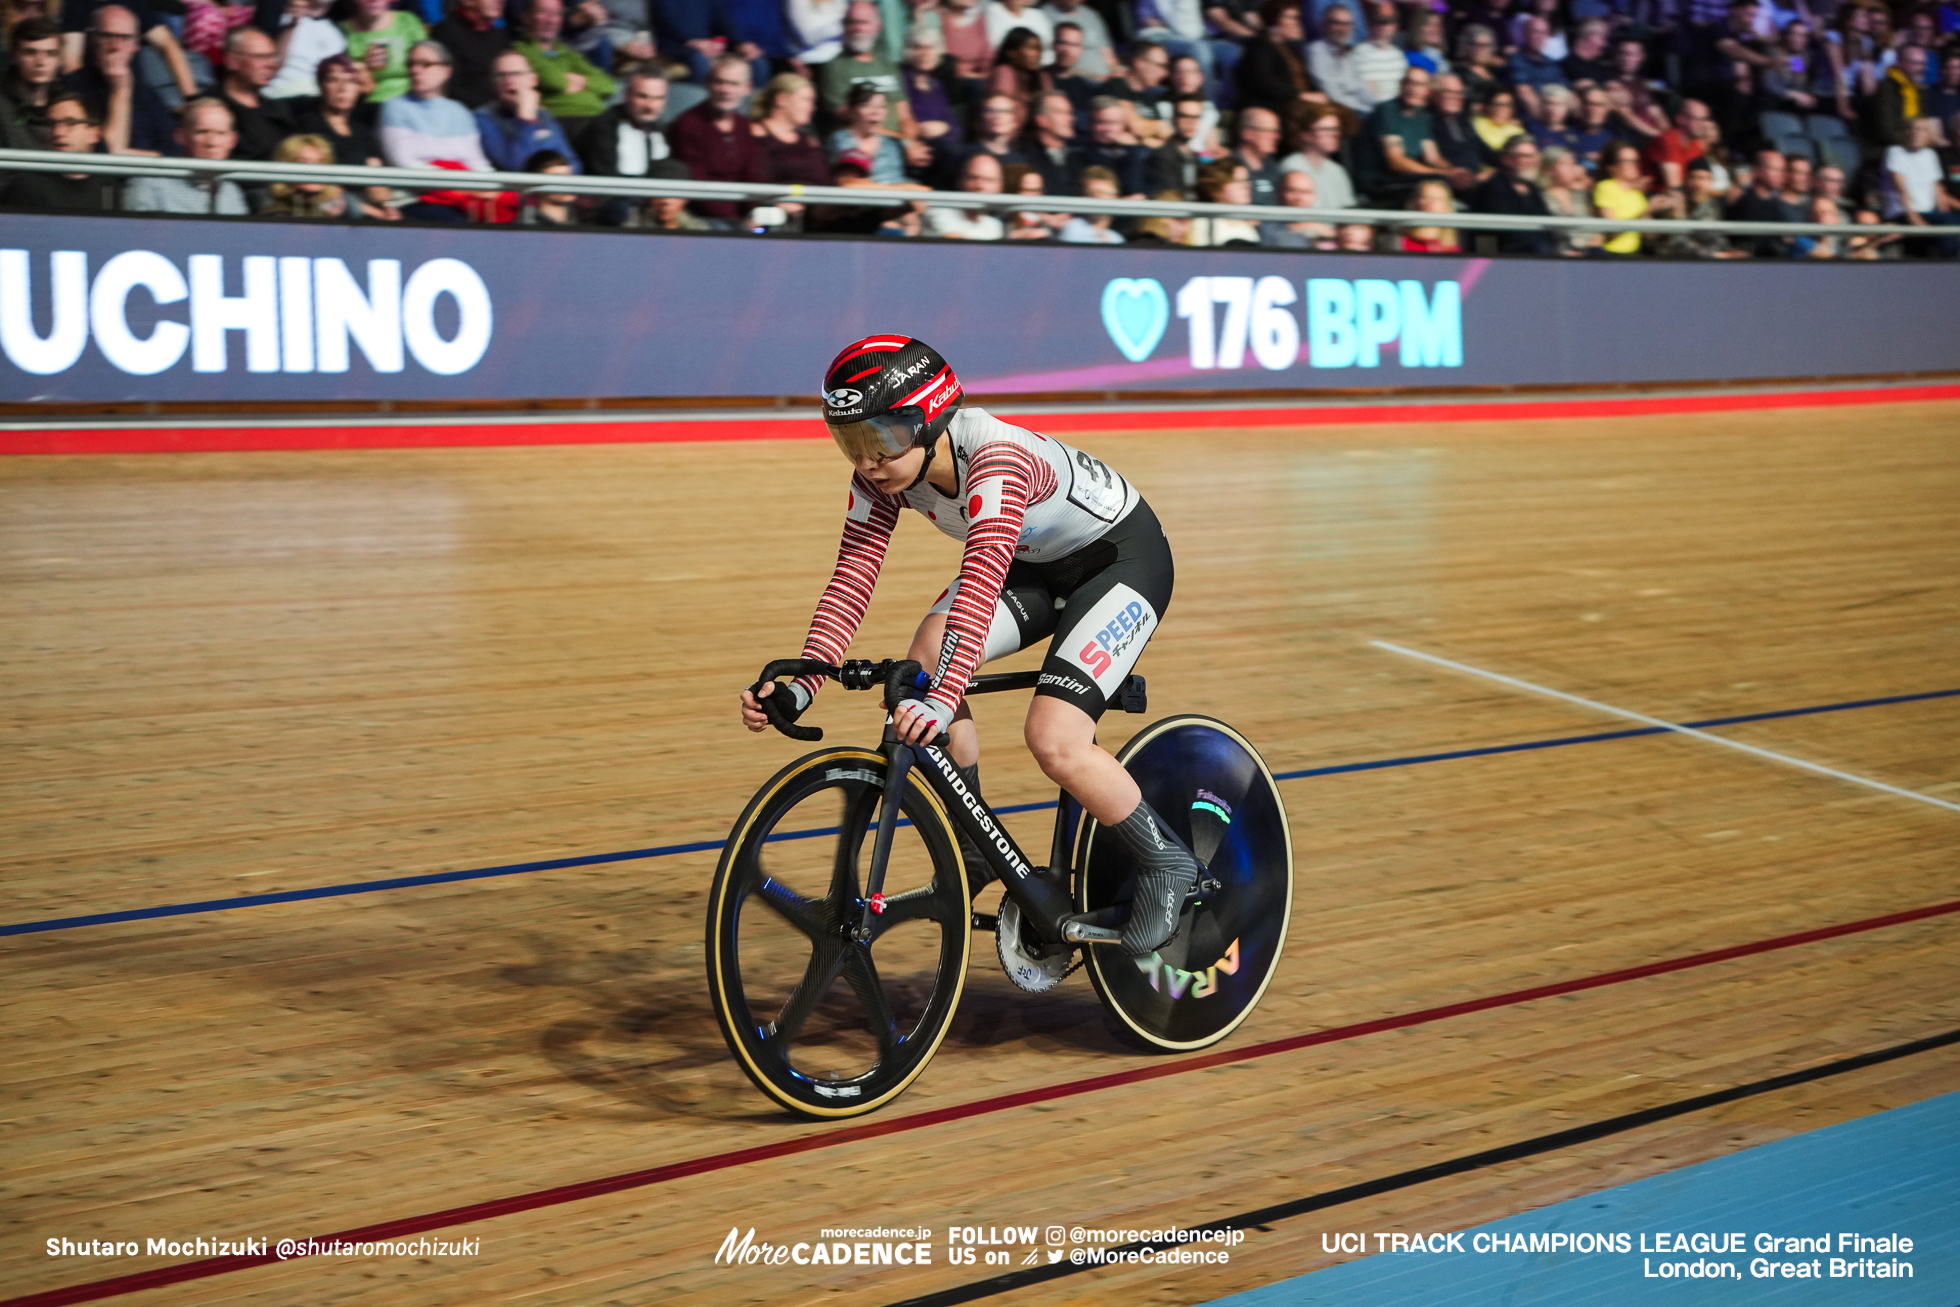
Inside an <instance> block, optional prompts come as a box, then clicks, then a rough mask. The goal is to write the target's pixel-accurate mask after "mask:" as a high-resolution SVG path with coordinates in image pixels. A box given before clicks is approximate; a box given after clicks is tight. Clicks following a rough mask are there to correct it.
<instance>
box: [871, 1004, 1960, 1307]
mask: <svg viewBox="0 0 1960 1307" xmlns="http://www.w3.org/2000/svg"><path fill="white" fill-rule="evenodd" d="M1953 1044H1960V1030H1949V1031H1947V1032H1946V1033H1944V1034H1939V1035H1929V1036H1928V1037H1926V1038H1925V1039H1915V1040H1913V1041H1912V1042H1911V1043H1907V1044H1894V1045H1892V1046H1891V1047H1890V1048H1881V1049H1879V1050H1878V1051H1876V1052H1873V1053H1860V1054H1859V1055H1857V1056H1856V1057H1847V1058H1843V1059H1840V1060H1839V1061H1836V1062H1825V1063H1823V1064H1821V1065H1819V1066H1814V1067H1810V1068H1808V1069H1806V1070H1803V1071H1789V1072H1786V1073H1784V1074H1783V1075H1780V1076H1771V1077H1770V1078H1769V1079H1767V1080H1755V1081H1751V1082H1750V1083H1749V1084H1746V1085H1736V1086H1735V1087H1734V1088H1731V1089H1718V1090H1716V1091H1715V1092H1714V1093H1712V1094H1699V1095H1696V1096H1695V1097H1693V1098H1684V1099H1682V1100H1681V1101H1679V1102H1676V1103H1663V1104H1662V1105H1661V1106H1659V1107H1649V1108H1646V1109H1644V1110H1642V1111H1639V1112H1628V1113H1626V1114H1625V1115H1623V1116H1614V1117H1608V1118H1607V1119H1606V1120H1604V1121H1594V1122H1593V1123H1591V1124H1590V1125H1582V1126H1574V1127H1573V1128H1572V1129H1570V1130H1560V1131H1557V1132H1555V1133H1553V1134H1549V1135H1539V1136H1538V1137H1537V1138H1535V1139H1525V1140H1521V1141H1519V1142H1518V1143H1515V1144H1505V1145H1504V1146H1502V1147H1501V1148H1489V1149H1485V1150H1484V1151H1483V1152H1481V1153H1471V1154H1469V1155H1468V1156H1466V1157H1459V1158H1456V1159H1454V1160H1452V1161H1448V1162H1437V1163H1435V1164H1434V1165H1431V1166H1422V1167H1417V1168H1416V1169H1414V1170H1412V1171H1400V1172H1397V1173H1396V1174H1394V1175H1386V1176H1383V1177H1381V1178H1380V1179H1378V1180H1364V1181H1362V1182H1361V1183H1360V1184H1351V1185H1346V1186H1343V1187H1342V1188H1339V1189H1330V1190H1328V1191H1327V1192H1326V1193H1322V1194H1310V1195H1308V1196H1307V1197H1305V1198H1295V1199H1292V1200H1290V1201H1288V1202H1284V1203H1275V1204H1274V1205H1272V1206H1270V1207H1259V1208H1255V1209H1253V1210H1252V1211H1249V1212H1240V1213H1238V1214H1237V1215H1236V1216H1222V1217H1220V1218H1219V1219H1217V1220H1215V1221H1207V1222H1206V1223H1204V1224H1203V1225H1193V1226H1188V1227H1186V1228H1185V1231H1184V1233H1185V1234H1186V1235H1197V1234H1211V1233H1216V1232H1220V1231H1226V1230H1237V1229H1243V1228H1248V1227H1250V1228H1255V1229H1258V1228H1263V1227H1265V1226H1266V1225H1267V1224H1268V1223H1270V1222H1273V1221H1285V1220H1290V1219H1292V1218H1293V1217H1296V1216H1304V1215H1306V1214H1307V1213H1309V1212H1318V1211H1321V1210H1323V1209H1325V1208H1329V1207H1339V1206H1342V1205H1343V1204H1345V1203H1352V1202H1358V1201H1359V1200H1361V1199H1363V1198H1373V1197H1374V1196H1376V1195H1377V1194H1385V1193H1393V1192H1394V1191H1395V1190H1397V1189H1409V1188H1413V1187H1414V1186H1416V1185H1420V1184H1427V1183H1429V1182H1430V1181H1431V1180H1441V1179H1444V1178H1445V1177H1448V1176H1453V1175H1462V1174H1464V1173H1465V1172H1468V1171H1480V1170H1482V1169H1483V1168H1485V1167H1488V1166H1497V1165H1499V1164H1500V1163H1504V1162H1515V1161H1517V1160H1518V1159H1519V1158H1524V1157H1535V1156H1537V1155H1538V1154H1539V1153H1550V1152H1555V1151H1557V1150H1558V1149H1561V1148H1570V1147H1573V1146H1574V1145H1577V1144H1585V1143H1591V1142H1592V1141H1593V1140H1595V1139H1604V1138H1606V1137H1607V1136H1608V1135H1616V1134H1620V1133H1623V1132H1624V1131H1627V1130H1636V1129H1638V1128H1640V1127H1641V1126H1644V1125H1652V1124H1653V1123H1654V1122H1656V1121H1666V1120H1668V1119H1670V1118H1672V1117H1677V1116H1687V1115H1688V1114H1690V1113H1693V1112H1700V1111H1703V1110H1704V1109H1706V1108H1711V1107H1720V1106H1722V1105H1723V1104H1725V1103H1733V1102H1737V1101H1738V1100H1740V1099H1744V1098H1754V1097H1756V1096H1757V1095H1760V1094H1770V1093H1775V1092H1776V1091H1777V1090H1779V1089H1788V1088H1790V1087H1791V1086H1793V1085H1803V1084H1809V1083H1810V1082H1811V1081H1814V1080H1825V1079H1828V1078H1830V1077H1831V1076H1837V1075H1843V1074H1844V1073H1846V1072H1848V1071H1858V1070H1862V1069H1863V1068H1865V1067H1868V1066H1877V1065H1879V1064H1880V1063H1884V1062H1892V1061H1896V1060H1897V1059H1899V1058H1902V1057H1911V1056H1913V1055H1914V1054H1917V1053H1929V1052H1931V1051H1933V1050H1934V1049H1936V1048H1946V1047H1948V1046H1949V1045H1953ZM1163 1242H1164V1241H1152V1242H1150V1243H1147V1244H1146V1243H1126V1244H1123V1245H1121V1246H1120V1247H1115V1248H1111V1249H1109V1251H1110V1252H1111V1253H1129V1252H1136V1251H1139V1250H1141V1249H1143V1248H1146V1247H1149V1248H1156V1247H1158V1246H1160V1244H1161V1243H1163ZM1101 1269H1103V1267H1101V1266H1093V1265H1090V1264H1088V1263H1086V1262H1085V1263H1080V1264H1077V1263H1074V1262H1068V1261H1062V1262H1057V1263H1055V1264H1054V1265H1052V1266H1036V1267H1031V1268H1029V1269H1027V1270H1022V1271H1009V1272H1008V1273H1007V1274H1005V1275H996V1276H992V1277H990V1278H988V1279H985V1280H975V1281H974V1282H973V1283H971V1284H964V1285H961V1286H959V1287H958V1288H953V1289H942V1290H940V1291H939V1292H938V1293H928V1294H925V1295H923V1296H921V1297H917V1298H906V1299H903V1300H901V1301H899V1302H895V1303H891V1304H889V1307H955V1305H956V1304H959V1303H968V1302H977V1301H978V1300H980V1299H982V1298H991V1297H993V1296H994V1295H996V1294H1002V1293H1011V1292H1013V1291H1014V1290H1016V1289H1025V1288H1028V1287H1030V1286H1032V1285H1037V1284H1046V1283H1047V1282H1048V1281H1050V1280H1059V1279H1062V1278H1064V1277H1065V1276H1070V1275H1080V1274H1082V1273H1083V1272H1084V1271H1095V1270H1101Z"/></svg>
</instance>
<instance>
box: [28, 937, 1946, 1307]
mask: <svg viewBox="0 0 1960 1307" xmlns="http://www.w3.org/2000/svg"><path fill="white" fill-rule="evenodd" d="M1956 912H1960V899H1955V900H1952V901H1951V902H1947V903H1934V904H1931V905H1929V906H1927V907H1923V908H1911V909H1908V910H1907V911H1905V912H1894V913H1891V914H1889V915H1887V916H1883V917H1867V918H1866V919H1865V920H1863V921H1848V922H1844V923H1842V924H1839V925H1836V926H1821V927H1819V928H1818V929H1816V930H1806V931H1801V932H1799V933H1797V934H1795V935H1779V936H1777V937H1776V938H1775V939H1764V940H1757V941H1756V942H1754V943H1752V944H1736V945H1733V946H1731V947H1729V948H1722V949H1716V950H1714V951H1713V952H1710V953H1694V954H1690V955H1689V956H1687V957H1680V958H1669V959H1667V960H1666V961H1663V962H1649V963H1647V964H1646V965H1645V966H1639V967H1628V968H1626V969H1625V970H1622V971H1607V972H1603V973H1601V974H1599V975H1596V976H1581V977H1579V978H1578V979H1576V980H1561V981H1557V982H1555V983H1553V984H1550V985H1538V986H1536V987H1534V988H1532V989H1514V990H1512V991H1510V992H1509V993H1505V994H1492V995H1490V996H1489V997H1487V998H1473V999H1467V1000H1465V1001H1464V1002H1461V1003H1450V1004H1446V1005H1444V1006H1443V1007H1432V1008H1424V1009H1423V1010H1421V1011H1420V1012H1408V1013H1404V1014H1403V1015H1401V1016H1394V1017H1382V1018H1380V1019H1378V1020H1375V1021H1363V1022H1360V1023H1358V1024H1355V1025H1351V1026H1335V1027H1332V1028H1331V1029H1327V1030H1316V1031H1313V1032H1311V1033H1310V1034H1305V1035H1292V1036H1289V1037H1288V1038H1285V1039H1274V1040H1270V1041H1268V1042H1266V1043H1263V1044H1253V1045H1250V1046H1248V1047H1246V1048H1234V1049H1226V1050H1224V1051H1222V1052H1217V1053H1207V1054H1204V1055H1203V1056H1201V1057H1190V1058H1184V1059H1182V1060H1180V1061H1176V1062H1156V1063H1152V1064H1150V1065H1146V1066H1140V1067H1133V1068H1131V1069H1130V1070H1127V1071H1115V1072H1112V1073H1110V1074H1109V1075H1104V1076H1091V1077H1089V1078H1088V1079H1086V1080H1069V1081H1065V1082H1063V1083H1062V1084H1058V1085H1046V1086H1044V1087H1042V1088H1039V1089H1024V1090H1022V1091H1020V1092H1019V1093H1014V1094H1002V1095H1000V1096H998V1097H995V1098H983V1099H980V1100H978V1101H976V1102H972V1103H960V1104H956V1105H954V1106H952V1107H939V1108H934V1109H932V1110H931V1111H928V1112H918V1113H915V1114H913V1115H911V1116H902V1117H893V1118H890V1119H888V1120H884V1121H873V1122H868V1123H866V1124H864V1125H854V1126H844V1127H842V1128H840V1129H836V1130H832V1131H829V1132H828V1133H825V1134H814V1135H804V1136H802V1137H800V1138H797V1139H785V1140H782V1141H780V1142H778V1143H773V1144H763V1145H761V1146H759V1147H756V1148H742V1149H737V1150H736V1151H734V1152H730V1153H714V1154H710V1155H709V1156H707V1157H696V1158H691V1159H689V1160H687V1161H685V1162H669V1163H668V1164H667V1165H665V1166H656V1167H651V1168H649V1169H647V1170H644V1171H628V1172H626V1173H625V1174H624V1175H609V1176H604V1177H602V1178H600V1179H597V1180H581V1181H579V1182H578V1183H576V1184H567V1185H559V1186H557V1187H555V1188H552V1189H539V1190H535V1191H533V1192H531V1193H527V1194H513V1195H511V1196H510V1197H508V1198H496V1199H492V1200H491V1201H489V1202H485V1203H471V1204H469V1205H468V1206H465V1207H451V1208H448V1209H447V1210H445V1211H440V1212H430V1213H428V1214H426V1215H423V1216H407V1217H403V1218H401V1219H400V1220H396V1221H384V1222H382V1223H381V1224H379V1225H365V1226H362V1227H360V1228H359V1229H356V1230H343V1231H341V1232H340V1233H338V1234H326V1235H315V1236H313V1239H314V1241H315V1242H318V1243H323V1244H324V1243H331V1242H333V1241H335V1240H339V1241H342V1242H346V1243H377V1242H381V1241H384V1240H392V1239H406V1238H410V1237H412V1236H414V1235H418V1234H427V1233H428V1232H429V1231H431V1230H443V1229H448V1228H450V1227H452V1226H457V1225H466V1224H470V1223H473V1222H476V1221H487V1220H491V1219H493V1218H495V1217H499V1216H513V1215H515V1214H517V1213H519V1212H530V1211H536V1210H537V1209H538V1208H541V1207H556V1206H558V1205H560V1204H562V1203H575V1202H578V1201H580V1200H581V1199H586V1198H597V1197H599V1196H600V1195H601V1194H612V1193H619V1192H621V1191H622V1190H627V1189H642V1188H645V1187H646V1186H648V1185H656V1184H665V1183H667V1182H668V1181H670V1180H680V1179H684V1178H686V1177H687V1176H690V1175H703V1174H706V1173H707V1172H710V1171H725V1170H728V1169H730V1168H731V1167H737V1166H747V1165H749V1164H751V1163H754V1162H766V1161H770V1160H771V1159H774V1158H778V1157H793V1156H795V1155H796V1154H798V1153H809V1152H815V1151H816V1150H818V1149H821V1148H837V1147H840V1146H842V1145H844V1144H855V1143H862V1142H863V1141H865V1140H867V1139H879V1138H883V1137H884V1136H886V1135H896V1134H905V1133H908V1132H910V1131H913V1130H924V1129H928V1128H930V1127H932V1126H936V1125H945V1124H948V1123H949V1122H953V1121H963V1120H966V1119H967V1118H969V1117H976V1116H986V1115H989V1114H991V1113H994V1112H1005V1111H1008V1110H1009V1109H1011V1108H1016V1107H1026V1106H1028V1105H1030V1104H1033V1103H1046V1102H1051V1101H1053V1100H1054V1099H1057V1098H1073V1097H1075V1096H1076V1095H1078V1094H1093V1093H1096V1092H1098V1091H1100V1090H1104V1089H1116V1088H1119V1087H1121V1086H1125V1085H1135V1084H1142V1083H1144V1082H1145V1081H1150V1080H1162V1079H1165V1078H1166V1077H1169V1076H1177V1075H1184V1074H1186V1073H1187V1072H1191V1071H1203V1070H1206V1069H1208V1068H1210V1067H1215V1066H1227V1065H1230V1064H1231V1063H1233V1062H1250V1061H1253V1060H1255V1059H1258V1058H1263V1057H1273V1056H1275V1055H1276V1054H1280V1053H1291V1052H1295V1051H1297V1050H1299V1049H1302V1048H1311V1047H1313V1046H1314V1045H1316V1044H1333V1043H1340V1042H1343V1041H1346V1040H1350V1039H1359V1038H1361V1037H1362V1036H1363V1035H1376V1034H1380V1033H1382V1032H1383V1031H1387V1030H1402V1029H1406V1028H1407V1027H1409V1026H1420V1025H1426V1024H1428V1023H1429V1022H1432V1021H1444V1020H1448V1019H1449V1018H1451V1017H1460V1016H1467V1015H1469V1014H1470V1013H1472V1012H1486V1011H1489V1010H1490V1009H1492V1008H1499V1007H1509V1006H1511V1005H1513V1004H1516V1003H1529V1002H1532V1001H1534V1000H1536V999H1541V998H1556V997H1558V996H1559V995H1561V994H1576V993H1579V992H1580V991H1582V990H1588V989H1599V988H1601V987H1603V986H1606V985H1620V984H1625V983H1626V982H1627V981H1630V980H1640V979H1643V978H1645V977H1647V976H1661V975H1666V974H1667V973H1668V972H1670V971H1686V970H1688V969H1690V968H1692V967H1706V966H1711V965H1713V964H1714V963H1717V962H1728V961H1732V960H1734V959H1736V958H1746V957H1750V956H1753V955H1754V954H1757V953H1769V952H1773V951H1775V950H1777V949H1786V948H1795V947H1797V946H1798V945H1801V944H1815V943H1818V942H1819V941H1821V940H1827V939H1837V938H1840V937H1842V936H1845V935H1856V934H1861V933H1863V932H1865V931H1868V930H1882V929H1884V928H1885V927H1887V926H1902V925H1905V924H1906V923H1908V922H1913V921H1925V920H1927V919H1928V918H1931V917H1943V916H1947V915H1949V914H1952V913H1956ZM301 1242H302V1243H303V1242H305V1240H301ZM275 1243H276V1241H275ZM280 1260H281V1259H280V1258H278V1257H277V1256H275V1255H274V1254H272V1253H270V1252H268V1253H265V1254H262V1255H258V1256H250V1257H208V1258H205V1259H204V1260H202V1261H196V1262H180V1263H178V1264H177V1265H175V1266H161V1267H158V1268H157V1269H155V1270H151V1271H139V1272H137V1273H136V1274H134V1275H119V1276H116V1277H114V1278H113V1279H107V1280H95V1281H92V1282H90V1283H88V1284H78V1285H74V1286H72V1287H70V1288H66V1289H49V1290H47V1291H46V1292H43V1293H31V1294H28V1295H26V1296H25V1297H20V1298H8V1299H5V1300H0V1307H60V1305H61V1304H66V1303H80V1302H96V1301H99V1300H100V1299H103V1298H113V1297H117V1296H119V1295H121V1294H125V1293H135V1292H137V1291H138V1290H141V1289H157V1288H162V1287H163V1286H164V1285H168V1284H181V1283H183V1282H184V1281H186V1280H201V1279H204V1278H206V1277H208V1276H213V1275H224V1274H227V1273H229V1272H231V1271H243V1270H248V1269H250V1268H251V1267H254V1266H267V1265H271V1264H274V1263H277V1262H279V1261H280Z"/></svg>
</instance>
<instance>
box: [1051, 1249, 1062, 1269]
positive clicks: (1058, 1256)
mask: <svg viewBox="0 0 1960 1307" xmlns="http://www.w3.org/2000/svg"><path fill="white" fill-rule="evenodd" d="M1061 1260H1062V1250H1061V1249H1059V1248H1050V1249H1049V1250H1048V1264H1049V1265H1050V1266H1053V1265H1054V1264H1055V1263H1056V1262H1059V1261H1061Z"/></svg>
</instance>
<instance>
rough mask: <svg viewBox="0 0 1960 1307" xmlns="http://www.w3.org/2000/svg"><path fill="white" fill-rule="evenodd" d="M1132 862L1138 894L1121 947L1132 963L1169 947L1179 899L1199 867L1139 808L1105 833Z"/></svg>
mask: <svg viewBox="0 0 1960 1307" xmlns="http://www.w3.org/2000/svg"><path fill="white" fill-rule="evenodd" d="M1106 829H1107V830H1108V831H1109V832H1110V834H1112V835H1114V836H1116V838H1117V839H1119V840H1121V841H1122V842H1123V847H1124V848H1126V849H1128V850H1129V852H1130V856H1131V857H1132V858H1134V859H1136V865H1137V892H1136V898H1135V899H1134V900H1133V901H1132V902H1131V904H1130V919H1129V920H1128V921H1126V922H1124V923H1123V942H1122V947H1123V951H1124V952H1125V953H1128V954H1129V955H1130V956H1131V957H1136V958H1140V957H1144V956H1146V955H1148V954H1150V953H1154V952H1156V951H1157V950H1158V949H1160V948H1162V947H1163V946H1164V945H1166V944H1168V943H1170V942H1171V939H1172V937H1173V936H1175V935H1176V934H1177V923H1178V918H1179V917H1181V916H1182V915H1183V914H1184V896H1185V895H1186V894H1189V893H1190V892H1191V887H1192V886H1193V885H1195V884H1197V881H1198V864H1197V863H1196V862H1195V861H1193V860H1192V857H1191V855H1190V854H1188V853H1186V852H1185V851H1184V850H1183V849H1181V848H1179V847H1178V846H1177V845H1176V844H1175V843H1173V842H1172V841H1170V840H1167V839H1165V838H1164V833H1163V831H1162V830H1161V829H1159V827H1158V818H1157V814H1156V813H1154V812H1152V811H1151V810H1150V805H1149V804H1148V803H1142V802H1139V803H1138V804H1137V807H1136V811H1135V812H1132V813H1131V814H1130V815H1129V816H1127V817H1125V818H1123V820H1121V821H1119V822H1117V823H1116V824H1115V825H1114V826H1110V827H1107V828H1106Z"/></svg>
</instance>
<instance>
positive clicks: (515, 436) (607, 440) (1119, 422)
mask: <svg viewBox="0 0 1960 1307" xmlns="http://www.w3.org/2000/svg"><path fill="white" fill-rule="evenodd" d="M976 398H978V399H980V400H981V401H982V402H984V398H985V397H984V396H980V397H976ZM1950 399H1960V385H1935V386H1891V387H1874V388H1871V389H1857V390H1793V391H1783V392H1775V393H1757V394H1730V393H1713V394H1699V395H1662V396H1624V397H1618V398H1611V399H1563V400H1491V401H1475V400H1472V401H1463V402H1433V403H1407V404H1379V405H1338V404H1336V405H1325V406H1321V407H1312V408H1310V407H1301V408H1231V407H1221V408H1211V409H1158V410H1153V411H1145V412H1135V411H1133V412H1081V411H1076V412H1058V413H1030V414H1019V415H1016V416H1015V418H1014V421H1015V422H1017V423H1019V424H1022V425H1026V426H1036V427H1041V428H1043V429H1045V430H1049V431H1054V432H1056V433H1058V434H1060V433H1065V432H1075V431H1160V430H1165V429H1175V428H1182V427H1205V426H1236V427H1298V426H1376V425H1380V424H1383V423H1391V422H1519V421H1530V420H1533V419H1549V418H1603V417H1640V416H1645V415H1653V414H1668V413H1732V412H1739V411H1748V410H1755V409H1784V408H1834V407H1840V406H1844V405H1851V404H1907V403H1923V402H1926V401H1929V400H1950ZM825 434H826V433H825V430H824V427H823V424H822V423H821V422H818V421H817V420H816V419H815V418H814V417H807V416H806V417H768V418H730V419H727V420H725V421H706V420H702V419H698V418H677V419H673V420H662V419H658V418H648V419H640V420H636V421H620V422H550V421H539V422H508V423H505V422H485V423H472V422H458V423H424V424H416V423H412V422H404V423H399V424H393V425H361V424H354V425H348V426H344V427H334V426H279V425H276V424H269V425H266V426H256V427H243V426H241V427H155V428H144V427H75V428H64V429H59V430H40V431H33V430H13V431H5V430H0V454H172V453H179V454H182V453H211V452H241V451H248V450H281V449H284V450H296V449H435V448H449V447H458V446H490V445H617V444H660V443H668V442H699V441H721V440H811V439H820V438H822V437H823V436H824V435H825Z"/></svg>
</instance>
